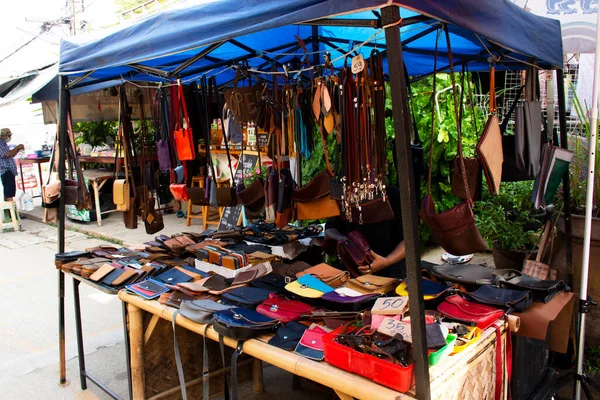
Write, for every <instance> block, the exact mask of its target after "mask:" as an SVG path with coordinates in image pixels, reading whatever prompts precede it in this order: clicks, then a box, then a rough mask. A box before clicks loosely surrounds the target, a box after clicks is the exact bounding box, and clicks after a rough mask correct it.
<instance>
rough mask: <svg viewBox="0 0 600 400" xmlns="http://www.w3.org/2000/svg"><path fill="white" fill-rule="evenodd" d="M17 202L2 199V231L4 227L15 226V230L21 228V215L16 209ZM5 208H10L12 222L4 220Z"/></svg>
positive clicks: (0, 204) (0, 206)
mask: <svg viewBox="0 0 600 400" xmlns="http://www.w3.org/2000/svg"><path fill="white" fill-rule="evenodd" d="M16 207H17V206H16V204H15V202H14V201H2V202H0V213H2V214H1V215H2V232H4V228H7V227H9V228H14V230H15V232H16V231H18V230H19V217H18V215H17V211H16ZM4 210H9V212H10V219H11V222H6V223H5V222H4Z"/></svg>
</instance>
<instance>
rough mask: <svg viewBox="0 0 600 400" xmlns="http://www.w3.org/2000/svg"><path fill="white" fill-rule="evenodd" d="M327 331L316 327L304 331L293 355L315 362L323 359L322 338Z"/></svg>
mask: <svg viewBox="0 0 600 400" xmlns="http://www.w3.org/2000/svg"><path fill="white" fill-rule="evenodd" d="M326 334H327V331H325V330H324V329H322V328H320V327H318V326H316V327H313V328H310V329H307V330H306V331H304V334H303V335H302V338H301V339H300V342H299V343H298V344H297V345H296V350H294V353H296V354H298V355H301V356H302V357H306V358H309V359H311V360H315V361H322V360H323V358H325V353H324V347H323V337H324V336H325V335H326Z"/></svg>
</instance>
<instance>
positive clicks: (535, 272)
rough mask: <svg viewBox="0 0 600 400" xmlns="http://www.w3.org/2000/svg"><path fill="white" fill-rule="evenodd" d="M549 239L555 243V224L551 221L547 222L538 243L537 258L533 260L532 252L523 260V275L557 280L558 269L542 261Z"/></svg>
mask: <svg viewBox="0 0 600 400" xmlns="http://www.w3.org/2000/svg"><path fill="white" fill-rule="evenodd" d="M548 241H550V242H551V243H552V245H553V244H554V224H553V223H552V222H551V221H548V222H546V225H544V229H543V230H542V232H541V234H540V237H539V238H538V243H536V247H538V252H537V255H536V257H535V260H531V253H529V255H528V256H527V257H526V259H525V260H523V269H522V271H523V275H527V276H532V277H534V278H538V279H541V280H546V279H550V280H556V278H557V276H558V271H557V270H556V269H553V268H552V267H550V265H548V264H546V263H544V262H542V259H543V258H544V255H545V251H546V246H547V245H548ZM551 247H553V246H551ZM532 252H533V250H532ZM550 254H552V249H551V250H550Z"/></svg>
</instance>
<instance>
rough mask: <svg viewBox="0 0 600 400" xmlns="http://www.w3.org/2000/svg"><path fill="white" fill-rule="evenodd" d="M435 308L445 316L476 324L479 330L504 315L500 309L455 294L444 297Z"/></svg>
mask: <svg viewBox="0 0 600 400" xmlns="http://www.w3.org/2000/svg"><path fill="white" fill-rule="evenodd" d="M437 309H438V311H439V312H440V313H441V314H442V315H443V316H444V317H446V318H450V319H453V320H456V321H461V322H467V323H469V324H477V327H478V328H479V329H481V330H485V329H486V328H487V327H489V326H490V325H492V324H493V323H494V322H496V321H497V320H499V319H500V318H502V317H503V316H504V311H502V310H499V309H497V308H494V307H490V306H486V305H484V304H477V303H474V302H471V301H468V300H465V299H463V298H462V297H461V296H459V295H457V294H455V295H452V296H448V297H446V298H445V299H444V301H442V302H441V303H440V305H439V306H438V308H437Z"/></svg>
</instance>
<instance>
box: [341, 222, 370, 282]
mask: <svg viewBox="0 0 600 400" xmlns="http://www.w3.org/2000/svg"><path fill="white" fill-rule="evenodd" d="M337 252H338V256H339V257H340V260H341V261H342V263H343V264H344V266H345V267H346V268H347V269H348V271H350V273H351V274H352V275H353V276H354V277H358V276H360V275H361V274H360V271H359V269H358V267H360V266H364V265H370V264H371V263H372V262H373V260H374V257H373V254H371V246H370V245H369V243H368V242H367V240H366V239H365V237H364V236H363V235H362V234H361V233H360V232H358V231H354V232H350V234H348V236H347V237H344V238H342V239H340V240H339V241H338V244H337Z"/></svg>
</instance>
